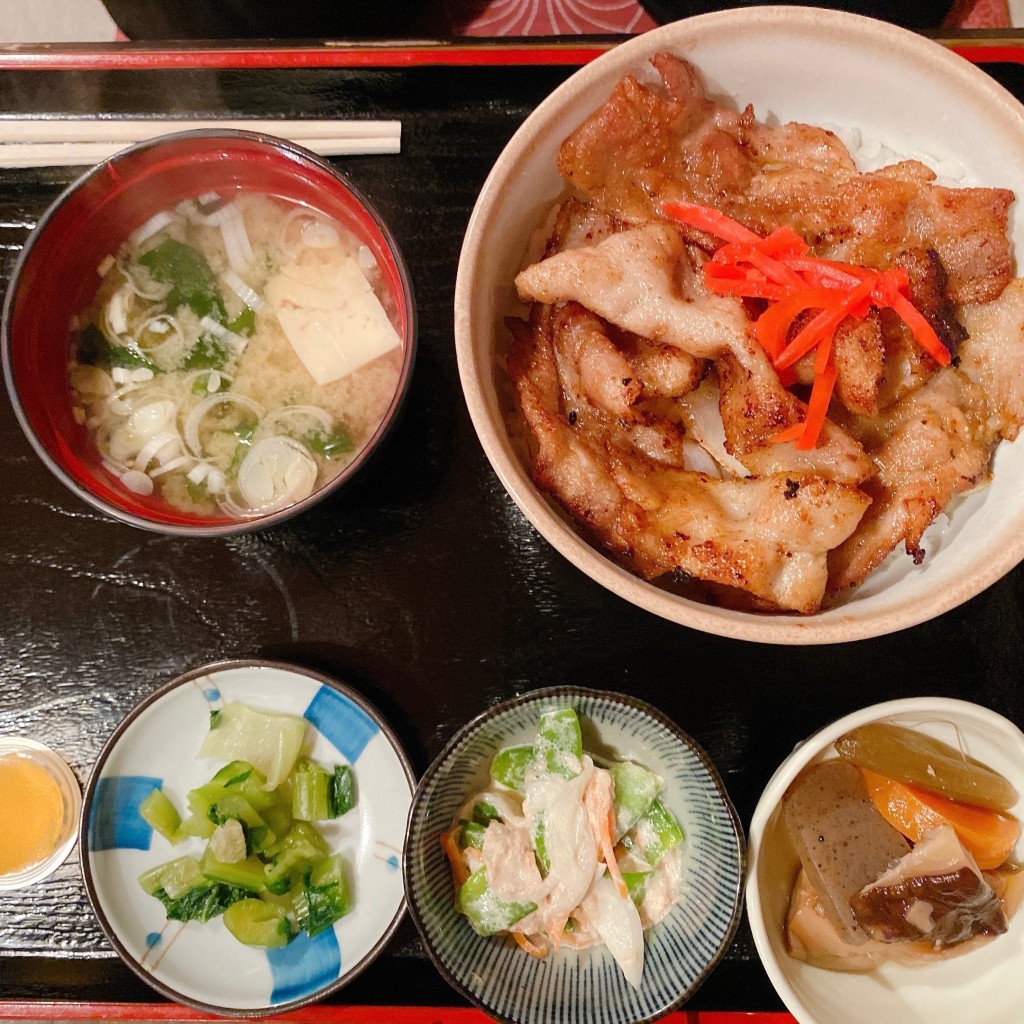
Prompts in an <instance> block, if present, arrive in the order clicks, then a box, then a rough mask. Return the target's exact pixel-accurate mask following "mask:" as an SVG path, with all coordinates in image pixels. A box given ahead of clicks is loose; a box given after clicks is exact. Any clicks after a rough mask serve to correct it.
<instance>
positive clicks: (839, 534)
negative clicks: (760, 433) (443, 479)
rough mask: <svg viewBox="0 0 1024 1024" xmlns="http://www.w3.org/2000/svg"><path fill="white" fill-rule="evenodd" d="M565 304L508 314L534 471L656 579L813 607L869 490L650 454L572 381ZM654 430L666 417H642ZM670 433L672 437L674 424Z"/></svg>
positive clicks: (513, 371) (594, 531) (778, 605)
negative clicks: (707, 471)
mask: <svg viewBox="0 0 1024 1024" xmlns="http://www.w3.org/2000/svg"><path fill="white" fill-rule="evenodd" d="M567 308H568V307H561V312H560V311H554V310H552V309H550V308H549V307H535V309H534V312H533V315H532V317H531V322H530V323H529V324H527V323H524V322H522V321H511V322H510V325H509V326H510V328H511V330H512V333H513V341H512V344H511V346H510V348H509V352H508V357H507V370H508V373H509V377H510V379H511V380H512V382H513V384H514V386H515V393H516V399H517V403H518V406H519V410H520V413H521V415H522V418H523V421H524V423H525V425H526V427H527V429H528V433H529V446H530V449H531V461H532V470H533V477H534V480H535V481H536V482H537V484H538V486H539V487H541V488H542V489H543V490H546V491H548V492H549V493H550V494H551V495H552V496H553V497H554V498H555V499H556V500H557V501H558V502H559V503H560V504H561V505H562V506H563V507H564V508H565V509H566V510H567V511H568V512H569V513H570V514H571V515H572V516H573V517H574V518H575V519H576V521H577V522H578V523H580V524H581V526H583V528H584V529H585V530H587V531H588V532H589V533H590V534H591V535H592V536H593V537H594V539H595V540H596V541H597V542H598V543H599V544H601V545H602V546H603V547H605V548H606V549H607V550H609V551H610V552H611V553H612V554H614V555H615V556H616V557H617V558H619V559H620V560H621V561H622V562H623V563H625V564H627V565H628V566H630V567H631V568H632V569H633V570H634V571H636V572H638V573H639V574H640V575H642V576H644V577H645V578H647V579H654V578H657V577H661V576H666V575H672V574H678V575H682V576H689V577H693V578H696V579H699V580H704V581H707V582H710V583H715V584H721V585H724V586H727V587H731V588H736V589H738V590H741V591H744V592H746V593H748V594H751V595H753V596H754V597H755V598H757V599H758V600H760V601H762V602H764V605H765V606H766V607H770V608H774V609H784V610H789V611H798V612H804V613H808V612H812V611H815V610H816V609H817V608H818V606H819V604H820V602H821V599H822V595H823V594H824V588H825V583H826V580H827V560H826V555H827V552H828V551H829V550H830V549H831V548H834V547H835V546H836V545H837V544H839V543H840V542H841V541H842V540H843V539H845V538H846V537H848V536H849V535H850V534H851V533H852V531H853V530H854V528H855V527H856V525H857V523H858V521H859V520H860V518H861V516H862V515H863V513H864V509H865V507H866V505H867V499H866V497H865V496H864V494H863V493H862V492H861V491H860V490H859V489H858V488H856V487H855V486H853V485H850V484H844V483H841V482H838V481H834V480H831V479H828V478H826V477H822V476H814V475H808V474H793V475H790V474H776V475H772V476H765V477H759V478H750V479H736V480H717V479H712V478H710V477H708V476H706V475H704V474H703V473H698V472H691V471H687V470H684V469H679V468H676V467H673V466H672V465H668V464H666V463H665V462H664V461H663V460H660V459H656V458H654V457H652V456H653V455H654V454H656V453H655V452H645V451H644V450H643V444H642V442H641V441H639V440H638V434H637V431H636V429H634V428H632V427H630V426H629V425H623V424H622V423H621V421H618V420H612V419H611V418H610V417H608V416H607V414H606V413H605V412H604V411H603V410H602V409H600V408H599V407H598V406H596V405H595V404H593V403H591V402H586V404H584V399H585V398H586V396H585V395H583V394H581V393H579V392H573V391H572V390H570V393H569V395H568V396H567V395H566V392H565V391H564V390H563V386H564V384H565V383H566V382H568V384H569V386H570V389H571V388H572V386H573V380H572V378H571V376H570V377H569V378H568V381H566V380H563V379H562V378H560V376H559V372H558V365H557V360H556V354H555V341H554V340H553V336H552V332H553V331H557V330H559V329H560V327H559V324H560V320H561V316H562V312H564V311H565V310H566V309H567ZM642 425H643V426H644V427H645V428H646V429H652V428H654V429H657V428H658V422H657V421H655V422H654V423H652V424H642ZM665 430H666V433H665V435H664V436H665V437H666V438H667V437H668V434H667V427H666V428H665Z"/></svg>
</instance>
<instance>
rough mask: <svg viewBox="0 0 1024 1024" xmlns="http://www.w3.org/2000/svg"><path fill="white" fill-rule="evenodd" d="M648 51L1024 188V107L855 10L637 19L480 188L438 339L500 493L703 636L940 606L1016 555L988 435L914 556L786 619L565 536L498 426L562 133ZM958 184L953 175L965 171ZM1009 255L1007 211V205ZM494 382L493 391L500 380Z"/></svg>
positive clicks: (1023, 226)
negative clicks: (696, 592)
mask: <svg viewBox="0 0 1024 1024" xmlns="http://www.w3.org/2000/svg"><path fill="white" fill-rule="evenodd" d="M660 51H670V52H674V53H677V54H680V55H682V56H683V57H686V58H687V59H689V60H691V61H692V62H693V63H695V64H696V65H697V67H698V68H699V69H700V71H701V73H702V74H703V76H704V79H705V81H706V83H707V84H708V87H709V91H710V92H711V94H713V95H716V96H722V97H727V98H730V99H732V100H733V101H734V102H738V103H739V104H740V105H743V104H746V103H748V102H749V103H752V104H753V105H754V109H755V112H756V114H757V116H758V117H759V118H760V119H778V120H779V121H790V120H796V121H804V122H809V123H812V124H818V125H823V126H826V127H830V126H831V127H856V128H858V129H859V130H860V131H861V132H862V133H863V138H864V139H865V140H868V139H870V140H877V141H879V142H881V143H882V144H885V145H888V147H889V148H890V149H891V150H892V151H893V152H895V153H898V154H900V155H906V156H920V157H921V158H922V159H924V160H926V161H930V162H932V163H935V162H936V161H942V166H944V167H946V168H951V167H952V168H957V169H962V170H963V172H964V173H965V174H966V175H967V176H968V177H969V178H970V179H973V180H974V181H976V182H977V183H979V184H984V185H990V186H1000V187H1006V188H1011V189H1013V190H1014V191H1015V192H1016V194H1017V195H1018V196H1021V197H1024V107H1022V106H1021V104H1020V103H1018V102H1017V100H1016V99H1014V97H1013V96H1011V95H1010V94H1009V93H1008V92H1007V91H1006V90H1004V89H1003V88H1002V87H1001V86H1000V85H998V84H997V83H996V82H995V81H994V80H993V79H992V78H990V77H989V76H988V75H986V74H985V73H984V72H983V71H981V70H980V69H979V68H977V67H975V66H973V65H972V64H970V63H968V62H967V61H966V60H964V59H962V58H961V57H959V56H957V55H956V54H953V53H952V52H950V51H949V50H947V49H945V48H944V47H942V46H940V45H939V44H937V43H935V42H933V41H931V40H928V39H925V38H924V37H921V36H918V35H915V34H913V33H911V32H908V31H905V30H903V29H900V28H897V27H895V26H892V25H888V24H885V23H882V22H880V21H875V20H872V19H868V18H863V17H860V16H857V15H852V14H847V13H842V12H836V11H827V10H821V9H816V8H803V7H753V8H743V9H740V10H728V11H721V12H716V13H711V14H707V15H700V16H697V17H694V18H689V19H686V20H683V21H680V22H676V23H674V24H671V25H666V26H664V27H662V28H660V29H655V30H653V31H651V32H647V33H645V34H643V35H641V36H638V37H636V38H634V39H632V40H630V41H628V42H626V43H623V44H621V45H619V46H617V47H615V49H614V50H612V51H610V52H609V53H607V54H604V55H602V56H601V57H599V58H597V59H596V60H595V61H593V63H591V64H589V65H587V66H586V67H584V68H582V69H581V70H580V71H578V72H577V73H575V74H574V75H573V76H572V77H571V78H569V79H568V80H567V81H566V82H565V83H563V84H562V85H561V86H559V87H558V88H557V89H556V90H555V91H554V92H553V93H552V94H551V95H550V96H549V97H548V98H547V99H546V100H545V101H544V102H543V103H541V104H540V106H539V107H538V108H537V109H536V110H535V111H534V112H533V114H532V115H531V116H530V117H529V118H527V120H526V121H525V122H524V124H523V125H522V126H521V127H520V129H519V130H518V131H517V132H516V134H515V135H514V136H513V138H512V139H511V141H510V142H509V144H508V146H507V147H506V148H505V150H504V151H503V153H502V154H501V156H500V157H499V159H498V161H497V162H496V164H495V165H494V167H493V169H492V171H491V173H490V175H489V177H488V178H487V180H486V182H485V183H484V186H483V188H482V190H481V193H480V196H479V199H478V201H477V204H476V207H475V210H474V212H473V216H472V219H471V221H470V224H469V227H468V230H467V233H466V237H465V241H464V245H463V249H462V255H461V259H460V263H459V272H458V280H457V285H456V296H455V334H456V349H457V353H458V360H459V370H460V375H461V379H462V385H463V390H464V393H465V396H466V401H467V405H468V407H469V411H470V415H471V417H472V420H473V423H474V425H475V427H476V430H477V433H478V435H479V438H480V441H481V444H482V446H483V448H484V451H485V453H486V455H487V457H488V459H489V460H490V462H491V465H492V466H493V468H494V470H495V472H496V473H497V475H498V477H499V478H500V480H501V482H502V483H503V485H504V486H505V488H506V490H507V491H508V493H509V495H510V496H511V498H512V499H513V501H514V502H515V503H516V504H517V505H518V507H519V508H520V510H521V511H522V512H523V514H524V515H525V516H526V518H527V519H528V520H529V522H530V523H531V524H532V525H533V526H534V527H535V528H536V529H537V530H538V532H539V533H540V534H541V535H542V536H543V537H544V538H545V539H546V540H547V541H548V542H549V543H550V544H551V545H552V546H553V547H554V548H555V549H556V550H557V551H558V552H559V553H560V554H561V555H563V556H564V557H565V558H567V559H568V560H569V561H570V562H571V563H572V564H573V565H575V566H576V567H577V568H579V569H580V570H581V571H582V572H584V573H585V574H586V575H588V576H589V577H590V578H591V579H593V580H594V581H596V582H597V583H599V584H600V585H601V586H603V587H605V588H607V589H608V590H609V591H611V592H613V593H615V594H617V595H619V596H620V597H622V598H624V599H625V600H627V601H630V602H632V603H633V604H635V605H637V606H639V607H641V608H644V609H646V610H648V611H650V612H652V613H654V614H656V615H659V616H661V617H663V618H665V619H668V620H671V621H673V622H677V623H681V624H683V625H686V626H690V627H692V628H695V629H700V630H704V631H706V632H709V633H714V634H718V635H721V636H726V637H733V638H738V639H743V640H750V641H757V642H763V643H776V644H825V643H839V642H846V641H851V640H858V639H863V638H867V637H872V636H878V635H882V634H886V633H891V632H895V631H897V630H900V629H904V628H907V627H910V626H913V625H917V624H919V623H922V622H925V621H927V620H929V619H932V618H934V617H936V616H938V615H940V614H942V613H943V612H946V611H948V610H950V609H952V608H955V607H957V606H958V605H960V604H962V603H963V602H964V601H966V600H968V599H969V598H971V597H973V596H975V595H976V594H978V593H980V592H981V591H982V590H984V589H985V588H987V587H988V586H990V585H991V584H992V583H994V582H995V581H996V580H998V579H999V578H1000V577H1001V576H1003V575H1004V574H1005V573H1006V572H1008V571H1009V570H1010V569H1011V568H1013V567H1014V566H1015V565H1017V563H1018V562H1019V561H1020V560H1021V559H1022V558H1024V501H1022V492H1024V442H1022V441H1020V440H1018V441H1017V442H1015V443H1013V444H1009V443H1007V442H1003V443H1001V444H1000V446H999V449H998V451H997V453H996V458H995V464H994V474H993V480H992V482H991V484H990V485H989V486H987V487H985V488H983V489H981V490H979V491H976V492H974V493H972V494H970V495H967V496H966V497H964V498H961V499H959V500H958V501H957V502H956V505H955V507H954V508H953V509H952V514H951V519H950V524H949V526H948V527H946V528H945V532H944V534H943V535H942V537H941V541H940V542H939V541H936V540H935V538H934V535H932V534H930V535H928V537H926V540H929V538H931V539H930V540H929V544H928V554H927V557H926V559H925V561H924V563H923V564H922V565H921V566H914V565H913V563H912V560H911V559H910V558H909V556H905V555H903V553H902V547H900V548H899V549H898V552H897V553H895V554H894V556H892V557H891V558H890V559H889V561H887V562H886V563H885V564H884V565H883V566H882V567H880V569H878V570H876V572H875V573H873V574H872V575H870V576H869V577H868V579H867V580H866V581H865V583H864V584H863V585H862V586H861V587H860V588H859V589H858V590H856V591H854V592H853V594H852V595H850V596H849V597H847V598H845V599H844V600H843V601H842V602H841V603H839V604H837V605H835V606H833V607H830V608H828V609H826V610H824V611H820V612H818V613H817V614H814V615H810V616H806V617H796V616H790V615H781V614H756V613H752V612H743V611H736V610H731V609H726V608H720V607H715V606H712V605H710V604H705V603H702V602H700V601H697V600H693V599H690V598H688V597H684V596H680V595H678V594H676V593H673V592H671V591H669V590H667V589H662V588H661V587H659V586H656V585H654V584H652V583H648V582H645V581H644V580H642V579H640V578H639V577H638V576H635V575H633V574H632V573H630V572H629V571H627V570H626V569H624V568H622V567H620V566H619V565H618V564H617V563H616V562H615V561H613V560H612V559H611V558H610V557H608V556H606V555H605V554H604V553H603V552H602V551H600V550H598V549H597V548H596V547H593V546H591V544H590V543H588V541H587V540H586V539H585V538H584V537H583V535H582V534H581V533H580V531H579V530H578V529H577V528H576V526H575V525H574V524H572V523H571V522H570V521H569V519H568V517H567V516H566V515H565V514H564V513H563V512H562V511H561V510H560V509H559V508H558V507H557V506H556V504H555V503H554V502H553V501H552V500H550V499H549V498H548V497H547V496H546V495H545V494H543V493H542V492H541V491H540V490H539V489H538V488H537V487H536V486H535V484H534V483H533V482H532V480H531V476H530V471H529V468H528V467H527V466H526V465H524V462H523V461H522V458H521V455H520V453H519V451H518V450H517V448H516V446H515V445H514V443H513V441H512V440H511V439H510V433H509V430H508V429H507V417H508V414H509V412H510V409H509V408H508V407H507V406H506V404H505V396H504V395H503V388H502V386H501V378H502V377H503V375H504V368H503V366H502V364H501V351H502V349H503V347H504V344H505V342H504V340H503V339H504V337H505V335H504V331H505V328H504V326H503V324H502V321H503V318H504V317H505V316H506V315H508V314H509V313H512V312H517V311H518V310H519V309H520V308H521V307H519V306H517V305H516V299H515V294H514V285H513V280H514V278H515V275H516V273H517V272H518V270H519V269H520V268H521V266H522V264H523V260H524V257H525V255H526V254H527V252H528V251H530V249H531V246H532V236H533V235H534V233H535V232H536V231H537V230H538V229H539V228H541V227H542V226H543V224H544V223H545V219H546V216H547V214H548V212H549V211H550V209H551V208H552V206H553V205H554V203H555V202H556V200H557V199H558V198H559V197H560V196H561V195H563V194H564V192H565V185H564V182H563V181H562V179H561V178H560V176H559V174H558V172H557V169H556V166H555V157H556V153H557V151H558V148H559V146H560V144H561V142H562V141H563V139H564V138H565V137H566V136H567V135H568V134H569V132H570V131H572V129H573V128H575V127H576V126H577V125H578V124H579V123H580V122H581V121H582V120H583V119H584V117H585V116H586V115H588V114H589V113H591V112H592V111H593V110H595V109H596V108H597V107H599V106H600V105H601V104H602V103H603V102H604V100H605V99H606V98H607V97H608V95H609V94H610V92H611V90H612V88H613V86H614V85H615V83H616V82H617V81H619V79H620V78H621V77H622V76H623V75H625V74H627V73H633V74H637V75H640V76H643V75H644V74H645V73H646V72H645V69H646V68H648V66H649V60H650V58H651V57H652V56H653V55H655V54H656V53H658V52H660ZM965 180H967V179H965ZM1011 223H1012V230H1013V232H1014V237H1015V239H1016V246H1017V250H1018V253H1019V247H1020V239H1021V238H1024V234H1022V230H1024V206H1022V204H1021V202H1020V201H1018V202H1017V204H1016V205H1015V207H1014V208H1013V211H1012V222H1011ZM505 390H507V389H505Z"/></svg>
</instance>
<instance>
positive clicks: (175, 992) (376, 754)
mask: <svg viewBox="0 0 1024 1024" xmlns="http://www.w3.org/2000/svg"><path fill="white" fill-rule="evenodd" d="M229 701H240V702H242V703H243V704H247V705H249V706H250V707H253V708H256V709H258V710H261V711H268V712H286V713H289V714H293V715H300V716H303V717H305V718H306V720H307V722H308V723H309V726H308V727H307V730H306V744H307V746H306V748H304V752H305V753H308V754H309V756H311V757H312V758H314V759H315V760H317V761H319V762H320V763H321V764H324V765H330V764H348V765H351V767H352V772H353V775H354V779H355V791H356V804H355V806H354V807H353V808H352V810H350V811H349V812H348V813H346V814H344V815H343V816H342V817H340V818H338V819H337V820H336V821H329V822H318V823H317V828H318V830H319V831H320V832H321V833H322V835H323V836H324V838H325V839H326V840H327V842H328V845H329V847H330V849H331V851H332V852H337V853H341V854H342V856H343V857H344V858H345V861H346V863H347V866H348V870H349V877H348V881H349V888H350V891H351V899H352V909H351V911H350V912H349V913H348V914H347V915H346V916H344V917H342V918H341V919H340V920H339V921H337V922H335V924H334V925H333V926H332V927H330V928H328V929H326V930H324V931H322V932H320V933H319V934H317V935H316V936H314V937H313V938H309V937H308V936H306V935H304V934H302V933H300V934H299V935H297V936H295V937H294V938H293V939H292V940H291V942H289V943H288V945H286V946H284V947H283V948H281V949H271V950H266V949H262V948H258V947H251V946H244V945H242V944H241V943H240V942H238V941H237V940H236V939H235V938H234V937H233V936H232V935H231V934H230V933H229V932H228V930H227V928H226V927H225V925H224V923H223V921H222V920H221V919H220V918H219V917H217V918H214V919H212V920H210V921H208V922H198V921H192V922H189V923H187V924H185V925H182V924H181V923H180V922H177V921H168V920H167V917H166V914H165V912H164V907H163V905H162V904H161V903H160V901H159V900H157V899H155V898H154V897H152V896H150V895H148V894H147V893H146V892H144V891H143V890H142V888H141V887H140V885H139V882H138V878H139V875H140V874H141V873H142V872H143V871H146V870H148V869H150V868H153V867H155V866H157V865H159V864H162V863H166V862H168V861H170V860H173V859H174V858H176V857H180V856H182V854H192V855H194V856H198V855H199V853H200V852H201V850H202V848H203V845H204V843H203V841H201V840H186V841H184V842H182V843H179V844H178V845H176V846H172V845H171V844H170V843H169V842H167V841H166V840H165V839H164V838H162V837H161V836H160V835H159V834H156V833H154V831H153V829H152V828H151V827H150V826H149V825H148V824H147V823H146V822H145V821H144V820H143V818H142V817H141V815H140V814H139V804H140V802H141V800H142V799H143V798H144V797H145V796H147V795H148V794H149V793H150V792H151V791H152V790H153V789H154V788H156V787H159V788H162V789H163V790H164V792H165V793H166V794H167V796H168V797H169V798H170V799H171V800H172V802H173V803H174V804H175V806H176V807H178V808H183V807H184V805H185V796H186V794H187V792H188V791H189V790H190V789H192V788H194V787H196V786H199V785H202V784H204V783H206V782H208V781H209V779H210V777H211V776H212V775H213V773H214V771H216V770H217V769H218V768H219V767H221V765H222V762H215V761H212V760H211V759H209V758H200V757H198V756H197V755H198V751H199V748H200V746H201V744H202V742H203V739H204V738H205V736H206V735H207V733H208V731H209V726H210V714H211V711H214V710H217V709H218V708H220V707H223V705H224V704H225V703H227V702H229ZM413 788H414V777H413V774H412V769H411V767H410V765H409V762H408V759H407V757H406V755H405V753H404V752H403V750H402V748H401V745H400V744H399V742H398V739H397V738H396V736H395V734H394V733H393V731H392V730H391V728H390V726H389V725H388V724H387V722H385V721H384V719H383V718H382V717H381V716H380V714H379V712H377V710H376V709H375V708H374V707H373V706H372V705H371V704H370V703H369V702H368V701H367V700H366V699H365V698H364V697H362V696H361V695H360V694H358V693H357V692H356V691H355V690H353V689H351V688H350V687H348V686H346V685H344V684H343V683H340V682H338V681H336V680H334V679H331V678H329V677H328V676H325V675H321V674H320V673H317V672H313V671H311V670H309V669H305V668H301V667H299V666H296V665H290V664H287V663H282V662H274V661H262V660H252V661H229V662H219V663H216V664H213V665H207V666H203V667H201V668H197V669H194V670H192V671H190V672H187V673H185V674H184V675H182V676H179V677H178V678H176V679H173V680H171V681H170V682H168V683H166V684H165V685H164V686H161V687H160V688H159V689H157V690H155V691H154V692H153V693H152V694H151V695H150V696H148V697H147V698H146V699H145V700H143V701H142V702H141V703H140V704H139V705H138V706H137V707H135V708H134V709H133V710H132V711H131V712H130V713H129V714H128V715H127V717H126V718H125V719H124V721H123V722H122V723H121V724H120V725H119V726H118V727H117V729H116V730H115V731H114V733H113V735H112V736H111V737H110V739H109V740H108V741H107V743H106V744H105V745H104V747H103V750H102V751H101V752H100V755H99V758H98V759H97V762H96V765H95V767H94V769H93V772H92V774H91V776H90V778H89V782H88V786H87V789H86V794H85V801H84V807H83V813H82V824H81V830H80V835H79V846H80V851H81V860H82V872H83V875H84V878H85V886H86V891H87V893H88V896H89V901H90V903H91V904H92V907H93V910H94V911H95V913H96V916H97V918H98V919H99V923H100V926H101V927H102V929H103V931H104V933H105V934H106V936H107V938H108V939H109V940H110V943H111V945H113V947H114V948H115V949H116V950H117V952H118V953H119V954H120V955H121V957H122V959H123V960H124V961H125V963H126V964H127V965H128V966H129V967H130V968H131V969H132V970H133V971H134V972H135V973H136V974H137V975H138V976H139V977H140V978H142V979H143V981H145V982H147V983H148V984H149V985H151V986H152V987H153V988H155V989H156V990H157V991H158V992H161V993H162V994H163V995H165V996H167V997H168V998H170V999H174V1000H176V1001H178V1002H180V1003H184V1004H186V1005H188V1006H190V1007H193V1008H194V1009H198V1010H202V1011H205V1012H207V1013H216V1014H220V1015H223V1016H241V1017H251V1016H265V1015H268V1014H280V1013H285V1012H288V1011H290V1010H294V1009H296V1008H298V1007H301V1006H305V1005H307V1004H308V1003H311V1002H314V1001H316V1000H319V999H322V998H324V997H325V996H327V995H329V994H330V993H332V992H336V991H337V990H338V989H340V988H342V987H343V986H344V985H346V984H347V983H348V982H349V981H351V980H352V979H353V978H354V977H356V976H357V975H358V974H359V973H360V972H362V971H363V970H365V969H366V968H367V967H368V966H369V965H370V964H371V963H372V962H373V961H374V960H375V959H376V957H377V956H378V955H379V954H380V953H381V951H382V950H383V949H384V947H385V946H386V945H387V942H388V940H389V939H390V938H391V936H392V935H393V934H394V932H395V929H396V928H397V927H398V925H399V923H400V922H401V919H402V917H403V915H404V913H405V898H404V892H403V889H402V873H401V858H402V845H403V842H404V837H405V820H406V815H407V813H408V810H409V805H410V803H411V801H412V793H413Z"/></svg>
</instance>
